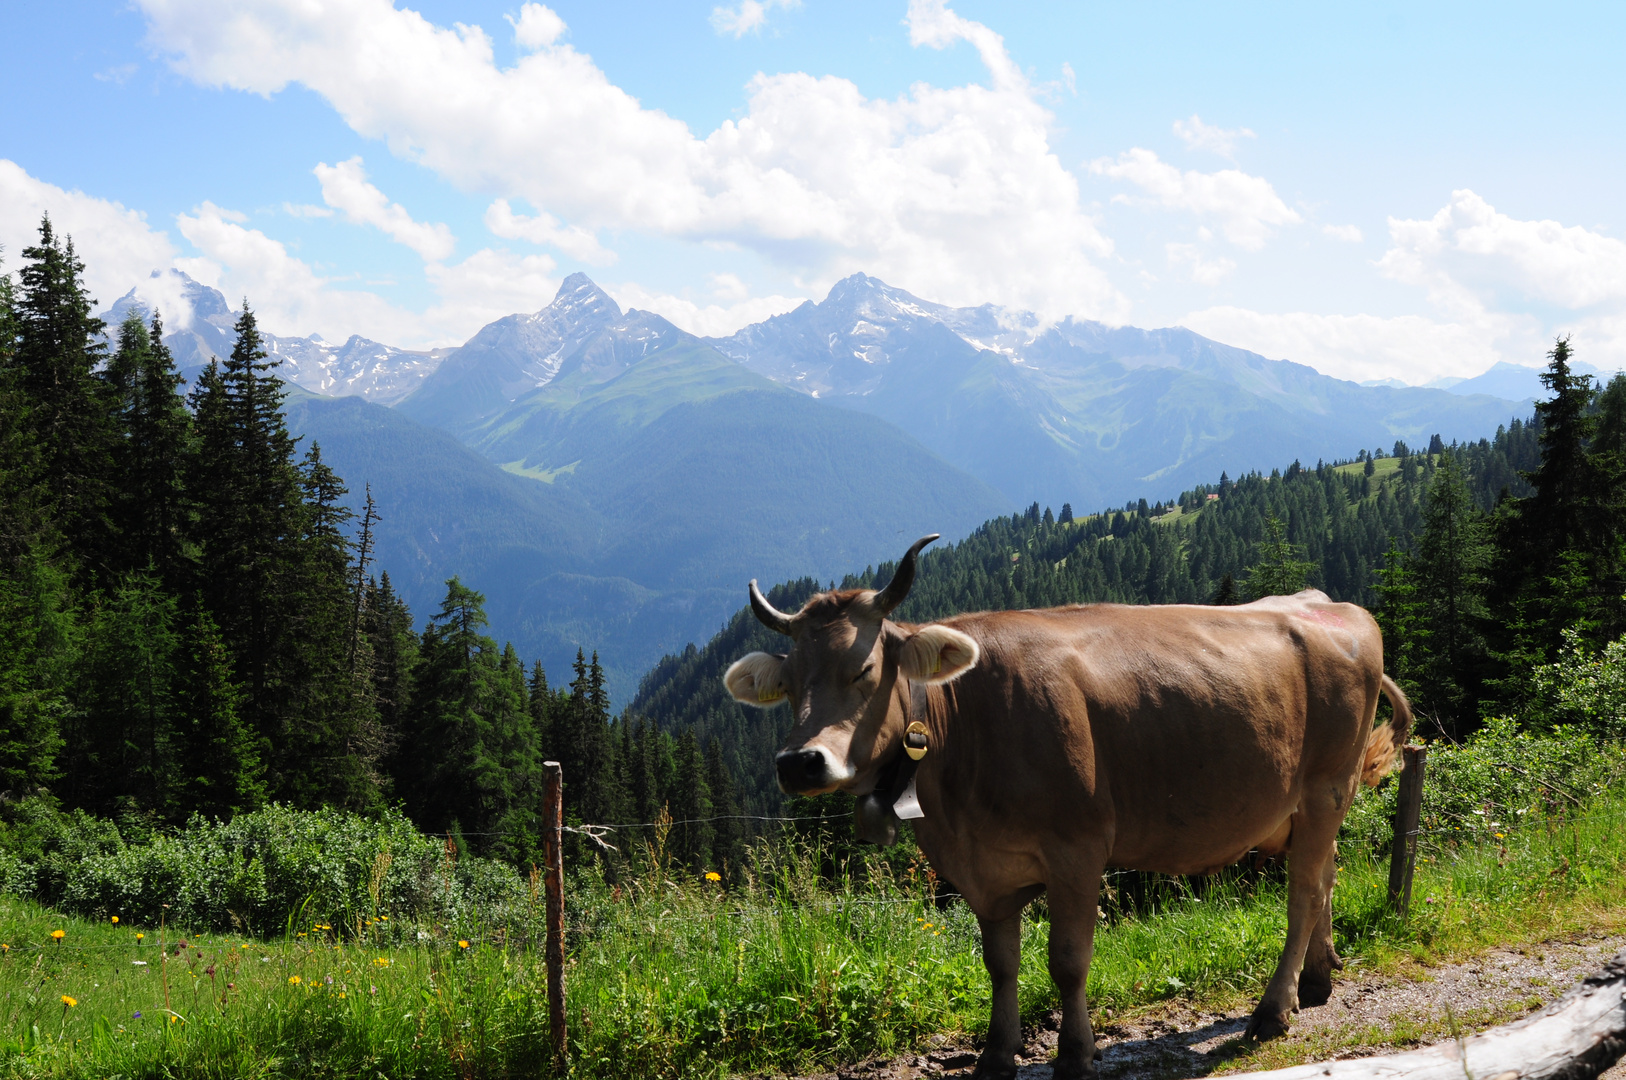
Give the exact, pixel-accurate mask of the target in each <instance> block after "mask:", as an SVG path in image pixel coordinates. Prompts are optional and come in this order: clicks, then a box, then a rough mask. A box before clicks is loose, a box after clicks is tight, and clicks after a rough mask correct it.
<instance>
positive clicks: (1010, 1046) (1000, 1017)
mask: <svg viewBox="0 0 1626 1080" xmlns="http://www.w3.org/2000/svg"><path fill="white" fill-rule="evenodd" d="M977 923H978V925H979V926H981V927H982V962H983V964H984V965H986V966H987V968H988V979H989V981H990V982H992V983H993V989H994V994H993V1010H992V1012H991V1013H990V1015H989V1017H988V1041H987V1043H986V1045H984V1046H983V1049H982V1057H980V1058H978V1059H977V1068H976V1070H975V1071H974V1072H973V1073H972V1074H971V1077H972V1080H1010V1078H1011V1077H1014V1076H1015V1075H1016V1054H1017V1051H1019V1050H1021V1049H1022V1018H1021V1014H1020V1012H1019V1011H1018V1002H1017V993H1016V991H1017V983H1016V980H1017V976H1018V975H1019V974H1020V973H1021V968H1022V911H1021V908H1018V909H1017V911H1016V914H1014V915H1012V916H1010V917H1009V918H1005V919H1000V920H997V921H996V920H993V919H984V918H981V917H978V919H977Z"/></svg>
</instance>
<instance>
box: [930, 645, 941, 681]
mask: <svg viewBox="0 0 1626 1080" xmlns="http://www.w3.org/2000/svg"><path fill="white" fill-rule="evenodd" d="M932 674H933V675H941V674H943V651H942V650H941V649H939V650H938V652H937V655H936V656H934V657H933V658H932Z"/></svg>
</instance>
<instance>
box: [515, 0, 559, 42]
mask: <svg viewBox="0 0 1626 1080" xmlns="http://www.w3.org/2000/svg"><path fill="white" fill-rule="evenodd" d="M505 17H506V18H507V19H508V21H509V22H510V23H511V24H513V27H514V40H515V41H516V42H518V43H519V44H520V45H521V46H522V47H524V48H527V49H545V48H547V47H548V46H549V45H552V44H553V43H554V42H555V41H558V40H559V38H560V36H561V35H562V34H564V32H565V21H564V20H563V19H561V18H560V17H559V15H558V13H557V12H555V11H554V10H553V9H552V8H550V7H545V6H543V5H542V4H525V5H523V6H521V7H520V9H519V18H518V19H515V18H514V17H513V16H511V15H510V16H505Z"/></svg>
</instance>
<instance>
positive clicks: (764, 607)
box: [751, 578, 791, 636]
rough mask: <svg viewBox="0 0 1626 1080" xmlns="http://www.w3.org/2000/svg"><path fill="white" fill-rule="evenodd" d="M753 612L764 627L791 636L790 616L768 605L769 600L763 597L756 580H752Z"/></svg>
mask: <svg viewBox="0 0 1626 1080" xmlns="http://www.w3.org/2000/svg"><path fill="white" fill-rule="evenodd" d="M751 610H752V611H754V612H756V616H757V618H758V619H759V620H760V621H761V622H762V625H763V626H766V627H767V628H768V629H769V630H772V631H774V632H775V633H777V634H785V635H787V636H788V635H789V634H790V623H791V618H790V616H789V615H786V614H785V613H784V612H783V611H780V610H779V609H778V608H776V607H774V606H773V605H772V604H770V603H768V598H767V597H766V596H763V595H762V590H760V589H758V588H757V579H756V578H752V579H751Z"/></svg>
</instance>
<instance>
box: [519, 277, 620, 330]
mask: <svg viewBox="0 0 1626 1080" xmlns="http://www.w3.org/2000/svg"><path fill="white" fill-rule="evenodd" d="M543 312H552V313H553V316H554V317H555V318H558V317H563V318H566V319H572V320H579V319H587V318H596V319H619V318H620V317H621V305H619V304H617V303H616V302H615V301H614V300H612V299H610V294H609V293H607V292H605V291H604V290H603V289H601V288H599V287H598V284H597V283H596V282H595V281H594V280H593V279H592V278H590V277H588V276H587V275H586V274H584V273H582V272H581V271H579V270H578V271H577V272H576V273H574V274H571V275H570V276H569V277H567V278H565V279H564V281H562V282H560V283H559V292H558V293H557V294H555V296H554V298H553V303H551V304H549V305H548V306H547V307H546V308H544V309H543V311H539V312H537V314H538V315H541V314H542V313H543Z"/></svg>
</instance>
